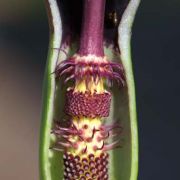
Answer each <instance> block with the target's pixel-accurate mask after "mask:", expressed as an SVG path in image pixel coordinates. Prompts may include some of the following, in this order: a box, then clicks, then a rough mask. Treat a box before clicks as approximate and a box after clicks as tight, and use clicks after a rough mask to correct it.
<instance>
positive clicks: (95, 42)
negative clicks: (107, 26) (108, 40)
mask: <svg viewBox="0 0 180 180" xmlns="http://www.w3.org/2000/svg"><path fill="white" fill-rule="evenodd" d="M105 2H106V0H85V2H84V13H83V21H82V30H81V37H80V48H79V52H78V53H79V54H80V55H81V56H85V55H89V54H92V55H96V56H104V50H103V29H104V12H105Z"/></svg>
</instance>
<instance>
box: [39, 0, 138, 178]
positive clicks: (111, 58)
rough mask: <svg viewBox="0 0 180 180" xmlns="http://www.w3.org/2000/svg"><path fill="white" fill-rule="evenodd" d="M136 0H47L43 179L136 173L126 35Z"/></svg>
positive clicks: (132, 88) (41, 163)
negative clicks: (48, 30) (47, 39)
mask: <svg viewBox="0 0 180 180" xmlns="http://www.w3.org/2000/svg"><path fill="white" fill-rule="evenodd" d="M138 3H139V1H138V0H131V1H129V2H123V1H122V2H121V1H119V2H118V1H108V0H107V1H106V0H83V1H82V2H81V1H74V2H72V1H67V0H66V1H63V0H61V1H60V0H59V1H58V2H57V1H56V0H48V1H47V7H48V12H49V19H50V27H51V36H50V52H49V58H48V63H47V69H46V74H45V80H44V84H45V85H44V89H45V91H44V101H43V107H44V108H43V114H42V115H43V116H42V127H41V139H40V141H41V146H40V179H42V180H59V179H65V180H91V179H96V180H108V179H109V180H135V179H136V178H137V162H138V154H137V153H138V146H137V125H136V113H135V97H134V84H133V76H132V70H131V63H130V50H129V41H130V28H131V24H132V21H133V16H134V15H135V11H136V8H137V6H138ZM119 8H120V10H119ZM81 16H82V17H83V18H81Z"/></svg>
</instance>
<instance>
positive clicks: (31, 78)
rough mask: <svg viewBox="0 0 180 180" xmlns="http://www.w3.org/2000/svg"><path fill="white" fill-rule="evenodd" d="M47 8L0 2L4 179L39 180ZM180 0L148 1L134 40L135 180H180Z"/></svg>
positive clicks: (0, 161) (0, 169) (0, 166)
mask: <svg viewBox="0 0 180 180" xmlns="http://www.w3.org/2000/svg"><path fill="white" fill-rule="evenodd" d="M48 39H49V37H48V23H47V17H46V12H45V8H44V2H43V1H37V0H31V1H23V0H11V1H8V0H1V1H0V152H1V153H0V179H2V180H12V179H14V180H38V138H39V127H40V113H41V91H42V80H43V73H44V68H45V62H46V57H47V49H48ZM179 42H180V1H179V0H171V1H169V0H158V1H152V0H143V1H142V3H141V6H140V8H139V11H138V13H137V16H136V20H135V24H134V27H133V36H132V52H133V64H134V72H135V80H136V91H137V106H138V116H139V118H138V119H139V136H140V172H139V178H138V180H170V179H172V180H179V179H180V174H179V162H180V156H179V152H180V144H179V138H180V130H179V127H180V118H179V117H180V113H179V102H180V95H179V92H180V80H179V77H180V70H179V69H180V56H179V51H180V45H179Z"/></svg>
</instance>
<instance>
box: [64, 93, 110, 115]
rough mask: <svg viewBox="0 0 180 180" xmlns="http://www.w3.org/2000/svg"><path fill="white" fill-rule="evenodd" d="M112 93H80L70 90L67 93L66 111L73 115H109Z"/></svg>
mask: <svg viewBox="0 0 180 180" xmlns="http://www.w3.org/2000/svg"><path fill="white" fill-rule="evenodd" d="M110 103H111V94H110V93H107V92H105V93H102V94H96V93H94V94H91V93H90V92H85V93H80V92H73V90H69V91H67V93H66V103H65V112H66V113H67V114H68V115H70V116H73V117H75V116H76V117H77V116H78V117H80V116H85V117H90V118H96V117H108V116H109V111H110Z"/></svg>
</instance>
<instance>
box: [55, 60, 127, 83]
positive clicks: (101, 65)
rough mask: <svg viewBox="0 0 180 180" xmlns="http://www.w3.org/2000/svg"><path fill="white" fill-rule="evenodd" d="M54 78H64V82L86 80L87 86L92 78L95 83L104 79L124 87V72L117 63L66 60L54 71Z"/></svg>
mask: <svg viewBox="0 0 180 180" xmlns="http://www.w3.org/2000/svg"><path fill="white" fill-rule="evenodd" d="M55 73H56V77H57V78H61V77H64V79H65V80H64V82H65V83H66V82H68V81H69V80H83V79H85V80H86V84H88V82H89V80H90V78H92V77H93V80H94V82H95V83H98V81H99V79H100V78H106V79H107V80H109V81H110V82H112V81H114V80H115V81H116V82H117V83H118V84H119V85H121V86H124V85H125V76H124V70H123V67H122V65H121V64H120V63H117V62H92V61H91V62H87V61H85V60H81V61H80V60H78V59H73V58H71V59H68V60H65V61H62V62H61V63H60V64H59V65H58V66H57V67H56V70H55Z"/></svg>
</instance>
